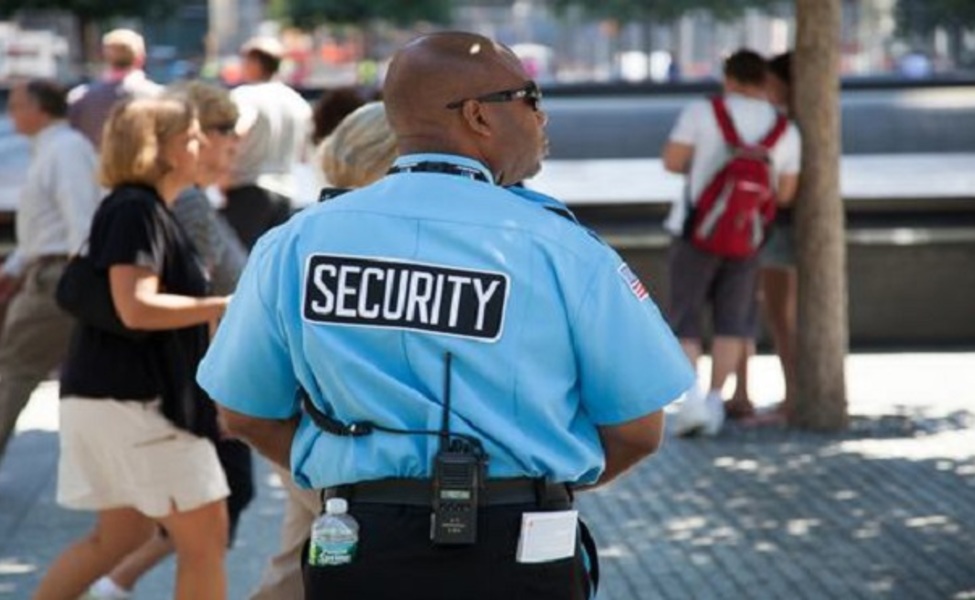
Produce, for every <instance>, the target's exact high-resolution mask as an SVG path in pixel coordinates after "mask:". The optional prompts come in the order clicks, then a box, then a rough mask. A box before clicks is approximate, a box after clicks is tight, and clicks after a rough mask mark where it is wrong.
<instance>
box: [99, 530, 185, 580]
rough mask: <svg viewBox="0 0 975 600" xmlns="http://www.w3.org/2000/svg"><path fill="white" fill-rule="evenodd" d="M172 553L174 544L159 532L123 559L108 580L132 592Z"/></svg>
mask: <svg viewBox="0 0 975 600" xmlns="http://www.w3.org/2000/svg"><path fill="white" fill-rule="evenodd" d="M172 553H173V543H172V542H171V541H170V540H169V538H167V537H164V536H163V535H162V534H160V533H159V532H158V531H157V532H156V535H154V536H153V537H152V538H151V539H150V540H149V541H147V542H146V543H145V544H142V545H141V546H139V548H138V549H136V551H135V552H133V553H131V554H129V555H128V556H126V557H125V558H124V559H122V562H121V563H119V564H118V565H117V566H116V567H115V568H114V569H112V572H111V573H109V574H108V578H109V579H111V580H112V582H113V583H114V584H115V585H117V586H118V587H120V588H122V589H123V590H125V591H127V592H131V591H132V588H134V587H135V584H136V583H137V582H138V581H139V579H141V578H142V576H143V575H145V574H146V573H148V572H149V571H151V570H152V568H153V567H155V566H156V565H158V564H159V563H160V562H161V561H162V560H163V559H164V558H166V557H167V556H169V555H170V554H172Z"/></svg>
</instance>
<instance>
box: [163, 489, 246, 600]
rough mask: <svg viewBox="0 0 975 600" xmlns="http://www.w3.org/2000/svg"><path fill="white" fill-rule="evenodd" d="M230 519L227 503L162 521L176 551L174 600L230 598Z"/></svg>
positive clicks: (205, 506)
mask: <svg viewBox="0 0 975 600" xmlns="http://www.w3.org/2000/svg"><path fill="white" fill-rule="evenodd" d="M228 520H229V519H228V517H227V503H226V501H224V500H218V501H217V502H211V503H210V504H205V505H203V506H201V507H199V508H195V509H193V510H188V511H183V512H175V511H174V512H172V513H170V514H169V515H168V516H166V517H164V518H162V519H160V523H162V525H163V527H165V528H166V531H167V533H169V537H170V539H172V541H173V546H174V547H175V549H176V592H175V594H174V598H175V600H199V599H201V598H206V599H207V600H223V599H224V598H226V597H227V572H226V570H225V568H224V564H223V561H224V556H225V555H226V553H227V536H228V529H229V524H228Z"/></svg>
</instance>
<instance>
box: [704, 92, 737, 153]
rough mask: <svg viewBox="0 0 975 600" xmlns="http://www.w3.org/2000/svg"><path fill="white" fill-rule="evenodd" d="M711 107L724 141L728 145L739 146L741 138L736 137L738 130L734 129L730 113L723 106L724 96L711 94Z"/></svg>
mask: <svg viewBox="0 0 975 600" xmlns="http://www.w3.org/2000/svg"><path fill="white" fill-rule="evenodd" d="M711 108H712V109H713V110H714V118H715V119H717V121H718V127H720V128H721V135H722V136H724V141H725V142H727V143H728V145H729V146H733V147H735V148H738V147H740V146H741V138H740V137H738V130H737V129H735V124H734V123H733V122H732V121H731V115H729V114H728V107H727V106H725V103H724V97H723V96H711Z"/></svg>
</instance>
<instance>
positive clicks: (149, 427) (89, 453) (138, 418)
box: [57, 396, 230, 518]
mask: <svg viewBox="0 0 975 600" xmlns="http://www.w3.org/2000/svg"><path fill="white" fill-rule="evenodd" d="M229 494H230V488H228V487H227V478H226V476H224V472H223V468H221V466H220V461H219V460H218V459H217V451H216V449H215V448H214V446H213V443H211V442H210V440H208V439H206V438H201V437H197V436H195V435H193V434H191V433H189V432H187V431H184V430H182V429H179V428H177V427H176V426H175V425H173V424H172V423H170V422H169V420H168V419H166V417H164V416H163V415H162V413H160V412H159V402H158V401H156V402H135V401H117V400H106V399H88V398H79V397H74V396H69V397H66V398H64V399H62V401H61V456H60V460H59V461H58V493H57V501H58V504H61V505H62V506H65V507H67V508H74V509H79V510H95V511H97V510H107V509H112V508H123V507H131V508H134V509H136V510H137V511H139V512H141V513H142V514H144V515H146V516H148V517H152V518H160V517H164V516H166V515H168V514H170V513H171V512H173V510H174V507H175V510H176V511H179V512H184V511H188V510H193V509H195V508H199V507H201V506H203V505H205V504H209V503H211V502H214V501H217V500H220V499H223V498H226V497H227V496H228V495H229Z"/></svg>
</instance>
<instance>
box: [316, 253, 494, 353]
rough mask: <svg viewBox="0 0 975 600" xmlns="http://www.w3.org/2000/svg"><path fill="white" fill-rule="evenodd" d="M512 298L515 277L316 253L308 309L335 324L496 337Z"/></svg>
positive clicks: (475, 336)
mask: <svg viewBox="0 0 975 600" xmlns="http://www.w3.org/2000/svg"><path fill="white" fill-rule="evenodd" d="M507 301H508V276H507V275H506V274H504V273H497V272H492V271H472V270H468V269H457V268H454V267H448V266H444V265H432V264H424V263H414V262H405V261H396V260H389V259H382V260H380V259H373V258H363V257H357V256H340V255H334V254H314V255H312V256H310V257H309V258H308V265H307V270H306V272H305V286H304V299H303V306H302V313H303V315H304V318H305V319H306V320H307V321H311V322H315V323H329V324H335V325H351V326H364V327H389V328H393V329H410V330H415V331H429V332H434V333H441V334H447V335H456V336H461V337H468V338H475V339H478V340H483V341H495V340H497V339H498V338H499V337H500V335H501V329H502V326H503V323H504V312H505V305H506V304H507Z"/></svg>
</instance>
